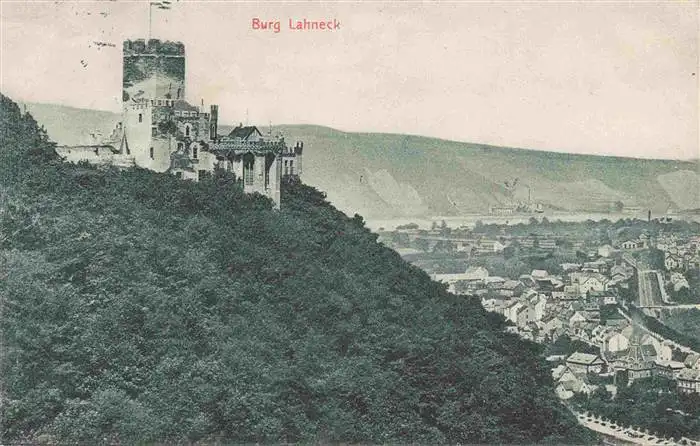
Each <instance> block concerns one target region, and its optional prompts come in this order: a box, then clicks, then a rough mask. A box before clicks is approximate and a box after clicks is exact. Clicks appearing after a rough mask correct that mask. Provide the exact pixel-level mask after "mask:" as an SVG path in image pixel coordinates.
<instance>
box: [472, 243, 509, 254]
mask: <svg viewBox="0 0 700 446" xmlns="http://www.w3.org/2000/svg"><path fill="white" fill-rule="evenodd" d="M505 248H506V245H504V244H503V243H501V242H499V241H498V240H480V241H479V245H478V246H477V252H478V253H480V254H493V253H499V252H503V250H504V249H505Z"/></svg>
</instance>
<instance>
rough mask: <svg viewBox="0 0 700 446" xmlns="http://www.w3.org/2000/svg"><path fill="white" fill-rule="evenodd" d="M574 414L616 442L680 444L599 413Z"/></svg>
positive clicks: (688, 441)
mask: <svg viewBox="0 0 700 446" xmlns="http://www.w3.org/2000/svg"><path fill="white" fill-rule="evenodd" d="M573 412H574V415H576V418H577V419H578V422H579V423H581V424H582V425H583V426H585V427H587V428H588V429H591V430H593V431H596V432H598V433H600V434H603V435H604V436H607V437H613V438H615V439H616V440H618V441H617V442H613V443H616V444H653V445H676V444H680V443H678V442H675V441H673V440H672V439H667V438H659V437H657V436H655V435H653V434H648V433H645V432H642V431H639V430H637V429H633V428H631V427H623V426H618V425H617V424H616V423H614V422H612V421H607V422H606V421H603V420H602V419H601V418H598V416H597V415H593V414H590V413H586V414H584V413H581V412H576V411H573ZM686 444H690V445H697V444H698V442H697V441H692V440H688V439H686Z"/></svg>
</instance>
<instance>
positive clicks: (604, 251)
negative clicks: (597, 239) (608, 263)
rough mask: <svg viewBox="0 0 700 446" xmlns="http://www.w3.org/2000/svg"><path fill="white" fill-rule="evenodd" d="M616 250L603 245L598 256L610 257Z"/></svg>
mask: <svg viewBox="0 0 700 446" xmlns="http://www.w3.org/2000/svg"><path fill="white" fill-rule="evenodd" d="M613 252H615V249H614V248H613V247H612V246H610V245H603V246H600V247H599V248H598V255H599V256H600V257H610V256H611V255H612V254H613Z"/></svg>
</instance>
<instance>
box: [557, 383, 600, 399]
mask: <svg viewBox="0 0 700 446" xmlns="http://www.w3.org/2000/svg"><path fill="white" fill-rule="evenodd" d="M596 388H597V386H592V385H590V384H588V383H586V382H585V381H584V380H581V379H577V380H574V381H561V382H560V383H559V384H557V387H556V389H555V391H556V393H557V396H558V397H559V398H560V399H562V400H568V399H569V398H571V397H573V396H574V395H575V394H577V393H583V394H586V395H590V394H591V393H592V392H593V390H595V389H596Z"/></svg>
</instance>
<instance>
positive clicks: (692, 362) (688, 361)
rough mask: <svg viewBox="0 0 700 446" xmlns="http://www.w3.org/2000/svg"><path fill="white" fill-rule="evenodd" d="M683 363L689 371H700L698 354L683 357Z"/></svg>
mask: <svg viewBox="0 0 700 446" xmlns="http://www.w3.org/2000/svg"><path fill="white" fill-rule="evenodd" d="M683 363H684V364H685V366H686V367H688V368H689V369H695V370H700V354H698V353H691V354H689V355H688V356H686V357H685V361H683Z"/></svg>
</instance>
